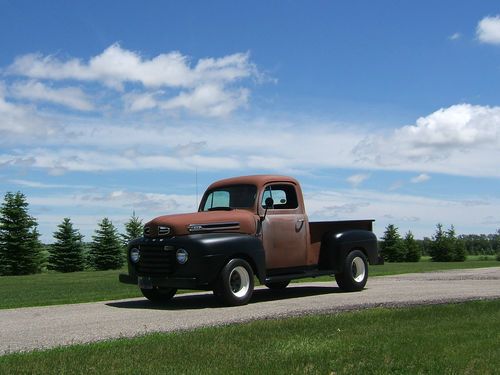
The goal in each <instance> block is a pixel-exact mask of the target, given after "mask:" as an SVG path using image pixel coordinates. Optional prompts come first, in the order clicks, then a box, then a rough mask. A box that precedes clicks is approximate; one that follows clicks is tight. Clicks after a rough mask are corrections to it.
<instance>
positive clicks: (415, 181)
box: [410, 173, 431, 184]
mask: <svg viewBox="0 0 500 375" xmlns="http://www.w3.org/2000/svg"><path fill="white" fill-rule="evenodd" d="M430 178H431V176H429V175H428V174H426V173H421V174H419V175H418V176H415V177H413V178H412V179H411V180H410V182H411V183H413V184H419V183H421V182H425V181H429V180H430Z"/></svg>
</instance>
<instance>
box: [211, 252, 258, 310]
mask: <svg viewBox="0 0 500 375" xmlns="http://www.w3.org/2000/svg"><path fill="white" fill-rule="evenodd" d="M253 287H254V283H253V271H252V267H250V265H249V264H248V263H247V262H246V261H245V260H243V259H231V260H230V261H229V262H228V263H227V264H226V265H225V266H224V268H222V271H221V272H220V275H219V279H218V281H217V285H216V287H215V289H214V294H215V296H216V297H217V298H218V299H219V300H220V301H221V302H223V303H224V304H226V305H229V306H240V305H246V304H247V303H248V301H249V300H250V298H251V297H252V293H253Z"/></svg>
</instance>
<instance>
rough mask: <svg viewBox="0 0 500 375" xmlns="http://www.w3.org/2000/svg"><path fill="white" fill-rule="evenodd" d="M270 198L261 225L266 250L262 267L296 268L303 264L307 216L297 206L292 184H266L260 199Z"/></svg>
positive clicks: (305, 258) (305, 254) (305, 261)
mask: <svg viewBox="0 0 500 375" xmlns="http://www.w3.org/2000/svg"><path fill="white" fill-rule="evenodd" d="M267 198H272V199H273V202H274V205H273V207H272V208H269V209H268V210H267V215H266V218H265V220H264V222H263V223H262V241H263V243H264V249H265V251H266V268H267V269H268V270H269V269H276V268H287V267H299V266H305V265H306V264H307V243H306V241H307V225H308V224H307V217H306V215H305V214H304V211H303V208H302V207H299V204H298V199H297V192H296V191H295V186H294V185H293V184H282V183H280V184H270V185H267V186H266V188H265V190H264V192H263V194H262V197H261V206H262V207H263V208H264V207H265V200H266V199H267Z"/></svg>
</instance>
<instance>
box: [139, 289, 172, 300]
mask: <svg viewBox="0 0 500 375" xmlns="http://www.w3.org/2000/svg"><path fill="white" fill-rule="evenodd" d="M141 292H142V295H143V296H144V297H146V298H147V299H148V300H150V301H151V302H153V303H166V302H168V301H170V300H171V299H172V297H173V296H174V295H175V293H177V289H175V288H159V287H155V288H153V289H141Z"/></svg>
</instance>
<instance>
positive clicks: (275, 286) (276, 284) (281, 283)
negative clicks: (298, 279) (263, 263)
mask: <svg viewBox="0 0 500 375" xmlns="http://www.w3.org/2000/svg"><path fill="white" fill-rule="evenodd" d="M288 284H290V280H286V281H276V282H274V283H267V284H265V285H266V286H267V287H268V288H269V289H271V290H283V289H285V288H286V287H287V286H288Z"/></svg>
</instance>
